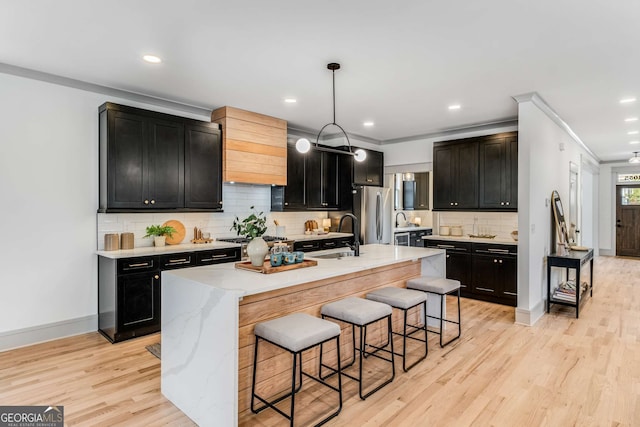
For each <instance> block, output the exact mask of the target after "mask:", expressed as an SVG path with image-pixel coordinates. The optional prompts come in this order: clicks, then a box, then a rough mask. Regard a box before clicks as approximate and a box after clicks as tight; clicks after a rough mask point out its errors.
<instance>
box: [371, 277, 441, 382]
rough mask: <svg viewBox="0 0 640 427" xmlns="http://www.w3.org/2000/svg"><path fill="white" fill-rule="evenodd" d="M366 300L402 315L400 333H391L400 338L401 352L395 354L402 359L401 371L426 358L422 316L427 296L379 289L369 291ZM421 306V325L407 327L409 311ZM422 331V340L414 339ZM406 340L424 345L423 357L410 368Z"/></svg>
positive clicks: (402, 289) (393, 288)
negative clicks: (385, 305)
mask: <svg viewBox="0 0 640 427" xmlns="http://www.w3.org/2000/svg"><path fill="white" fill-rule="evenodd" d="M367 299H368V300H373V301H378V302H383V303H385V304H389V305H390V306H391V307H393V308H396V309H398V310H402V312H403V314H404V318H403V323H402V333H399V332H393V334H394V335H401V336H402V352H400V353H396V354H397V355H398V356H400V357H402V369H403V370H404V371H405V372H407V371H408V370H409V369H411V368H413V367H414V366H416V365H417V364H418V362H421V361H422V360H424V359H425V358H426V357H427V354H428V353H429V346H428V344H427V322H426V318H425V317H424V315H426V312H427V294H426V293H425V292H421V291H416V290H412V289H405V288H396V287H388V288H380V289H376V290H374V291H371V292H369V293H368V294H367ZM420 305H422V311H421V312H420V313H419V321H422V320H424V321H423V322H422V325H409V324H408V322H407V313H408V312H409V310H410V309H412V308H414V307H418V306H420ZM407 328H411V331H409V332H407ZM418 331H423V332H424V339H420V338H417V337H414V336H413V334H414V333H416V332H418ZM407 338H409V339H411V340H415V341H420V342H423V343H424V355H422V356H420V357H419V358H418V360H416V361H415V362H413V363H412V364H411V365H410V366H407Z"/></svg>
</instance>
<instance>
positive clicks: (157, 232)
mask: <svg viewBox="0 0 640 427" xmlns="http://www.w3.org/2000/svg"><path fill="white" fill-rule="evenodd" d="M175 232H176V229H175V228H173V227H172V226H170V225H150V226H148V227H147V234H145V236H144V237H151V236H153V244H154V246H164V245H165V244H166V239H167V236H169V237H171V236H173V233H175Z"/></svg>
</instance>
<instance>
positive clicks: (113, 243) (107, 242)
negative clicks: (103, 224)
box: [104, 233, 120, 251]
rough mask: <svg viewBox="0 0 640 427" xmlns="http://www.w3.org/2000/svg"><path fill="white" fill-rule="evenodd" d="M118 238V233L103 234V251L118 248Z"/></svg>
mask: <svg viewBox="0 0 640 427" xmlns="http://www.w3.org/2000/svg"><path fill="white" fill-rule="evenodd" d="M119 240H120V236H118V233H115V234H105V235H104V250H105V251H117V250H118V249H120V245H119V243H120V242H119Z"/></svg>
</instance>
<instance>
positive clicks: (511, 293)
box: [504, 291, 518, 297]
mask: <svg viewBox="0 0 640 427" xmlns="http://www.w3.org/2000/svg"><path fill="white" fill-rule="evenodd" d="M504 293H505V295H513V296H514V297H517V296H518V294H516V293H514V292H507V291H505V292H504Z"/></svg>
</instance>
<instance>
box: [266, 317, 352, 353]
mask: <svg viewBox="0 0 640 427" xmlns="http://www.w3.org/2000/svg"><path fill="white" fill-rule="evenodd" d="M254 333H255V335H256V336H258V337H260V338H263V339H265V340H267V341H269V342H271V343H273V344H276V345H279V346H280V347H283V348H286V349H287V350H289V351H293V352H296V351H300V350H304V349H305V348H309V347H311V346H314V345H318V344H320V343H321V342H323V341H327V340H329V339H331V338H335V337H337V336H338V335H340V326H338V325H337V324H335V323H333V322H329V321H328V320H323V319H319V318H317V317H313V316H310V315H308V314H305V313H294V314H290V315H288V316H283V317H280V318H278V319H273V320H268V321H266V322H262V323H258V324H257V325H256V326H255V330H254Z"/></svg>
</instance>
